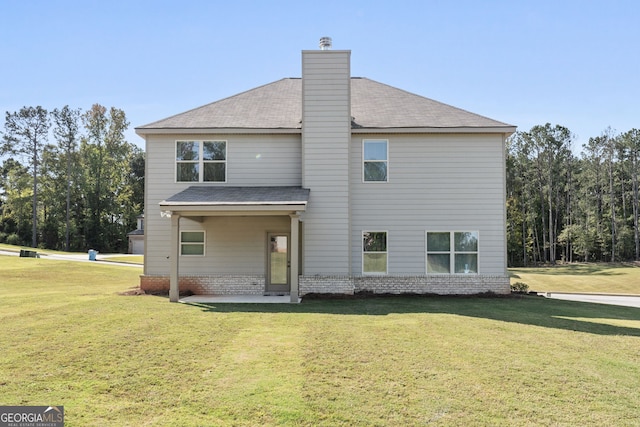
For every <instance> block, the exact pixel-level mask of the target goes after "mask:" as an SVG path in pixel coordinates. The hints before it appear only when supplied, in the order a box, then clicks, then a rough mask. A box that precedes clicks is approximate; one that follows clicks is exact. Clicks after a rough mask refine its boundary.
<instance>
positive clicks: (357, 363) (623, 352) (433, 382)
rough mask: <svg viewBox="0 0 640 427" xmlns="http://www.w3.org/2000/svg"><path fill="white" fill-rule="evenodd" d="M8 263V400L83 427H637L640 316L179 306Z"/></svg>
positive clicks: (428, 300) (99, 271)
mask: <svg viewBox="0 0 640 427" xmlns="http://www.w3.org/2000/svg"><path fill="white" fill-rule="evenodd" d="M138 274H139V271H137V270H134V269H131V268H127V267H118V266H113V265H111V266H110V265H108V264H92V263H91V264H90V263H74V262H66V261H53V260H47V259H33V258H18V257H8V256H0V295H1V298H2V299H1V301H2V310H0V322H1V324H2V328H0V346H1V348H2V351H0V405H64V407H65V416H66V417H65V418H66V420H65V421H66V424H65V425H66V426H69V427H73V426H142V425H145V426H205V425H206V426H216V425H220V426H228V425H239V426H243V425H246V426H255V425H292V426H316V425H326V426H336V425H338V426H340V425H344V426H353V425H363V426H387V425H391V426H399V425H419V426H422V425H427V424H428V425H435V426H485V425H492V426H531V425H558V426H574V425H582V426H633V425H638V420H639V418H638V408H640V393H638V389H640V310H638V309H634V308H629V307H616V306H606V305H600V304H584V303H576V302H568V301H560V300H550V299H545V298H539V297H523V298H445V297H442V298H434V297H424V298H410V297H394V298H370V299H361V300H306V301H303V303H302V304H298V305H270V304H264V305H197V304H194V305H187V304H171V303H169V302H168V300H167V299H166V298H163V297H155V296H121V295H118V293H119V292H122V291H126V290H127V289H129V288H131V287H133V286H136V285H137V283H138Z"/></svg>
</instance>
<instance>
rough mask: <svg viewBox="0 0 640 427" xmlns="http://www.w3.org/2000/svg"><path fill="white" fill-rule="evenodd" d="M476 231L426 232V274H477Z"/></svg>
mask: <svg viewBox="0 0 640 427" xmlns="http://www.w3.org/2000/svg"><path fill="white" fill-rule="evenodd" d="M478 236H479V235H478V232H477V231H427V232H426V257H427V274H452V273H453V274H478V243H479V237H478Z"/></svg>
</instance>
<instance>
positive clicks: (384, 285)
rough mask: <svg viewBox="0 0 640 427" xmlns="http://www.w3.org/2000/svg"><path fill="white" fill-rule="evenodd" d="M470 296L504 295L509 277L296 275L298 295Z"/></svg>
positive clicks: (507, 291)
mask: <svg viewBox="0 0 640 427" xmlns="http://www.w3.org/2000/svg"><path fill="white" fill-rule="evenodd" d="M363 291H367V292H373V293H376V294H383V293H384V294H407V293H412V294H441V295H472V294H481V293H485V292H493V293H496V294H508V293H509V292H510V291H511V289H510V285H509V278H508V277H505V276H491V275H468V276H467V275H465V276H462V275H450V276H449V275H424V276H356V277H348V276H300V296H302V295H305V294H310V293H318V294H322V293H334V294H354V293H356V292H363Z"/></svg>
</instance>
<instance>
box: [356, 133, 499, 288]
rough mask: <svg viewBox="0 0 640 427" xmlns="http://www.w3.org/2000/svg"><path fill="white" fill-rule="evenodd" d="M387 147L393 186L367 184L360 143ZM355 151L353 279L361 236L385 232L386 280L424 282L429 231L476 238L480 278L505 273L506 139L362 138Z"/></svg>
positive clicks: (360, 259) (360, 269) (432, 136)
mask: <svg viewBox="0 0 640 427" xmlns="http://www.w3.org/2000/svg"><path fill="white" fill-rule="evenodd" d="M378 138H380V139H388V141H389V164H388V174H389V182H386V183H384V182H383V183H380V182H375V183H371V182H362V148H361V147H362V140H363V139H378ZM351 145H352V149H351V164H350V165H351V172H350V184H351V193H350V197H351V203H352V208H351V215H352V227H351V228H352V231H351V239H352V240H351V241H352V246H351V248H352V272H353V274H355V275H358V274H360V273H361V271H362V267H361V263H362V241H361V239H362V234H361V233H362V231H368V230H373V231H375V230H386V231H387V232H388V236H387V246H388V266H389V267H388V274H390V275H394V274H397V275H401V274H425V268H426V267H425V231H478V232H479V270H480V273H481V274H500V275H503V274H505V272H506V265H505V227H504V224H505V213H504V200H505V199H504V157H503V137H502V135H497V134H496V135H470V134H466V135H407V136H402V135H400V136H397V135H396V136H394V135H366V136H362V135H357V136H354V137H353V138H352V142H351Z"/></svg>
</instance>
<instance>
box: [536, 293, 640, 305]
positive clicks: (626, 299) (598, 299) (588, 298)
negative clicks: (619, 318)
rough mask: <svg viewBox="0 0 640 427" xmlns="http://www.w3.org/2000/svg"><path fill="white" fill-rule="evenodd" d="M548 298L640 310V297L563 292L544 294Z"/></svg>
mask: <svg viewBox="0 0 640 427" xmlns="http://www.w3.org/2000/svg"><path fill="white" fill-rule="evenodd" d="M542 295H544V296H546V297H547V298H554V299H562V300H567V301H580V302H591V303H595V304H611V305H623V306H626V307H638V308H640V296H636V295H605V294H565V293H561V292H547V293H546V294H542Z"/></svg>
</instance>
